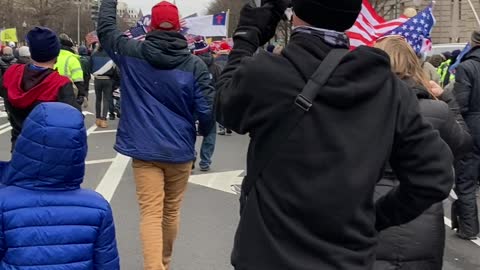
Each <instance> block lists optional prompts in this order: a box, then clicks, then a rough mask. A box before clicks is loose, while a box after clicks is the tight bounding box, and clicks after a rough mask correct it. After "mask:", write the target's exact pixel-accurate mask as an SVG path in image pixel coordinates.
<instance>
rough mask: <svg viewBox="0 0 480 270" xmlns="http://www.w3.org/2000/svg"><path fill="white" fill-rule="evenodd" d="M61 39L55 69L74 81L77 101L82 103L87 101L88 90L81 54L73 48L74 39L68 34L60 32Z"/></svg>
mask: <svg viewBox="0 0 480 270" xmlns="http://www.w3.org/2000/svg"><path fill="white" fill-rule="evenodd" d="M59 39H60V44H61V50H60V54H59V55H58V59H57V63H56V64H55V69H56V70H58V72H59V73H60V75H62V76H66V77H68V78H70V80H71V81H72V82H73V83H74V85H75V87H76V89H77V91H78V93H77V102H78V103H79V104H80V105H82V104H83V103H84V102H87V96H88V92H85V82H84V81H83V80H84V77H83V69H82V64H81V62H80V56H79V55H77V54H76V53H75V51H74V50H73V46H74V44H73V40H72V39H71V38H70V37H69V36H68V35H67V34H60V36H59Z"/></svg>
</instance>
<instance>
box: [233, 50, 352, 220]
mask: <svg viewBox="0 0 480 270" xmlns="http://www.w3.org/2000/svg"><path fill="white" fill-rule="evenodd" d="M347 53H348V50H347V49H333V50H331V51H330V53H329V54H328V55H327V56H326V57H325V59H324V60H323V61H322V63H321V64H320V66H319V67H318V69H317V70H316V71H315V72H314V73H313V75H312V77H311V78H310V80H309V81H308V82H307V84H306V85H305V87H304V88H303V90H302V92H301V93H300V94H299V95H298V96H297V97H296V99H295V101H294V103H293V106H292V108H291V110H289V111H288V112H286V113H285V114H284V115H282V117H280V118H279V119H278V121H277V122H278V125H277V128H274V130H272V132H271V137H270V140H268V141H266V142H264V143H266V144H267V145H264V146H263V147H264V151H262V152H260V153H256V155H257V156H256V157H255V164H254V168H249V171H248V172H247V176H246V177H245V179H244V180H243V184H242V194H241V197H240V208H241V211H242V209H243V206H244V204H245V202H246V200H247V197H248V194H249V193H250V191H251V190H252V189H253V187H254V186H255V184H256V183H257V180H258V179H259V178H260V177H261V173H262V171H263V170H264V169H265V168H266V167H267V166H268V164H269V162H270V160H271V159H272V158H273V156H274V155H275V152H277V151H278V149H279V148H280V146H281V145H282V144H283V141H285V140H286V139H287V138H288V137H289V135H290V134H291V133H292V131H293V130H294V129H295V128H296V127H297V125H298V124H299V123H300V122H301V120H302V118H303V116H305V114H306V113H307V112H308V111H309V110H310V108H311V107H312V106H313V102H314V100H315V98H316V96H317V94H318V92H319V90H320V89H321V88H322V87H323V86H324V85H325V84H326V83H327V81H328V79H329V78H330V76H331V75H332V73H333V71H335V69H336V67H337V66H338V65H339V64H340V62H341V60H342V59H343V57H344V56H345V55H346V54H347Z"/></svg>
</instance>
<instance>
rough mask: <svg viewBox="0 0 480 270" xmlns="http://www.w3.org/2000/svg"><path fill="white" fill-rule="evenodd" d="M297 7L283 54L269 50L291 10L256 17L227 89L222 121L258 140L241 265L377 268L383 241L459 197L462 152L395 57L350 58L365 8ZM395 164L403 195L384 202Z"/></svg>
mask: <svg viewBox="0 0 480 270" xmlns="http://www.w3.org/2000/svg"><path fill="white" fill-rule="evenodd" d="M291 4H292V6H293V11H294V16H293V26H294V31H293V34H292V37H291V40H290V43H289V44H288V45H287V46H286V47H285V49H284V50H283V51H282V53H281V55H279V56H275V55H271V54H269V53H267V52H265V51H262V50H260V51H259V52H257V49H258V48H259V47H260V46H263V45H265V44H266V43H267V42H268V41H269V40H270V39H271V38H272V37H273V36H274V34H275V31H276V27H277V25H278V23H279V21H280V20H281V19H282V17H283V16H284V15H283V14H284V11H285V9H286V8H287V6H288V5H289V3H288V1H283V0H277V1H275V0H267V1H263V3H262V5H261V6H260V7H252V6H251V5H247V6H245V7H244V9H243V10H242V12H241V16H240V21H239V24H238V27H237V30H236V31H235V33H234V35H233V39H234V47H233V51H232V53H231V55H230V57H229V60H228V63H227V65H226V68H225V70H224V72H223V74H222V76H221V77H220V80H219V82H218V92H217V106H216V108H217V117H218V120H219V121H220V122H221V123H222V124H223V125H224V126H225V127H227V128H231V129H233V130H234V131H235V132H238V133H240V134H247V133H249V134H250V137H251V142H250V146H249V153H248V160H247V173H248V175H247V176H246V178H245V179H244V182H243V184H242V194H241V219H240V224H239V226H238V230H237V233H236V236H235V243H234V250H233V254H232V264H233V266H234V267H235V269H237V270H256V269H277V270H287V269H296V270H314V269H315V270H316V269H322V270H330V269H331V270H333V269H349V270H366V269H372V267H373V264H374V261H375V247H376V245H377V234H378V232H379V231H382V230H384V229H386V228H388V227H391V226H395V225H399V224H404V223H407V222H409V221H411V220H413V219H415V218H416V217H417V216H419V215H420V214H421V213H422V212H423V211H425V210H426V209H428V208H429V207H430V206H431V205H432V204H434V203H437V202H440V201H442V200H443V199H445V198H446V197H447V196H448V194H449V192H450V189H451V187H452V184H453V180H454V179H453V170H452V165H453V157H452V153H451V151H450V149H449V147H448V146H447V145H446V144H445V142H444V141H443V140H442V139H441V138H440V136H439V135H438V133H437V132H436V131H434V130H433V128H432V127H431V125H429V124H428V123H427V122H426V121H425V120H424V118H423V117H422V116H421V114H420V112H419V106H418V101H417V98H416V96H415V94H414V93H413V92H412V91H410V90H409V89H408V87H407V86H406V85H405V84H404V83H403V82H401V81H400V80H399V79H398V78H397V77H396V76H395V74H393V73H392V71H391V69H390V62H389V59H388V55H386V54H385V53H384V52H382V51H381V50H378V49H374V48H367V47H359V48H358V49H356V50H354V51H351V52H349V50H348V48H349V39H348V37H347V36H346V35H345V31H346V30H347V29H349V28H350V27H351V26H352V25H353V24H354V22H355V20H356V18H357V17H358V15H359V13H360V10H361V7H362V1H361V0H338V1H320V0H293V1H292V2H291ZM387 162H390V164H391V166H392V168H393V169H394V171H395V173H396V174H397V177H398V179H399V186H398V187H397V188H395V189H393V190H391V191H390V192H389V193H387V194H386V195H385V196H383V197H381V198H380V199H379V200H378V201H376V202H375V203H374V199H373V195H374V190H375V185H376V183H377V182H378V181H379V180H380V178H381V177H382V173H383V170H384V167H385V164H387Z"/></svg>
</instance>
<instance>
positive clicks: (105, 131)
mask: <svg viewBox="0 0 480 270" xmlns="http://www.w3.org/2000/svg"><path fill="white" fill-rule="evenodd" d="M116 132H117V130H116V129H108V130H99V131H93V132H92V133H91V134H102V133H116Z"/></svg>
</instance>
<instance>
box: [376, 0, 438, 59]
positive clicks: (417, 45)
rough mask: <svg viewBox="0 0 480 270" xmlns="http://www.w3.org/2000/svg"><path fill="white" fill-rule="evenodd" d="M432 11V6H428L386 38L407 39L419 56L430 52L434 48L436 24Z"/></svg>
mask: <svg viewBox="0 0 480 270" xmlns="http://www.w3.org/2000/svg"><path fill="white" fill-rule="evenodd" d="M432 9H433V7H432V6H431V5H430V6H428V7H427V8H425V9H424V10H423V11H421V12H419V13H418V14H417V15H416V16H415V17H412V18H410V19H409V20H408V21H406V22H405V23H403V24H402V25H400V26H399V27H397V28H395V29H393V30H392V31H391V32H389V33H387V34H386V35H385V36H390V35H399V36H403V37H405V39H406V40H407V42H408V44H410V46H412V48H413V50H414V51H415V52H416V53H417V54H420V53H423V52H427V51H430V50H431V48H432V40H431V33H432V29H433V26H434V25H435V22H436V21H435V17H434V16H433V10H432Z"/></svg>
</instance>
